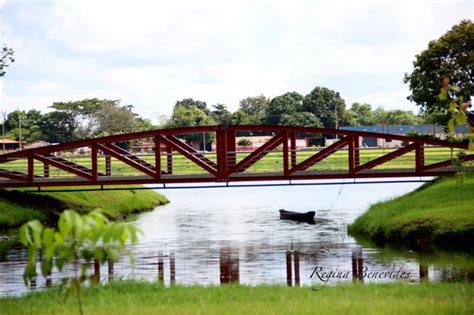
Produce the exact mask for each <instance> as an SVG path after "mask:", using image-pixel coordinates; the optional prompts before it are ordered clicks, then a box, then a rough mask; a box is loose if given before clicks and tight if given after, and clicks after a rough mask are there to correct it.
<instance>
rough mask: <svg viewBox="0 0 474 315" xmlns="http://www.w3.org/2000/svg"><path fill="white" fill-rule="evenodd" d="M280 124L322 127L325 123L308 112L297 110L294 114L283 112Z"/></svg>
mask: <svg viewBox="0 0 474 315" xmlns="http://www.w3.org/2000/svg"><path fill="white" fill-rule="evenodd" d="M280 125H282V126H294V127H313V128H321V127H322V126H323V124H322V123H321V121H320V120H319V119H318V118H317V117H316V116H314V115H313V114H312V113H308V112H296V113H293V114H283V115H282V116H281V119H280Z"/></svg>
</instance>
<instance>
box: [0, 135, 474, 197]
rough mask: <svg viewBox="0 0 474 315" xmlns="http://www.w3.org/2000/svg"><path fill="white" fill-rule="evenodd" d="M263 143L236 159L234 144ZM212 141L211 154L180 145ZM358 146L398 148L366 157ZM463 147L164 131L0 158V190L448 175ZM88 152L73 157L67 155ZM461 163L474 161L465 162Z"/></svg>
mask: <svg viewBox="0 0 474 315" xmlns="http://www.w3.org/2000/svg"><path fill="white" fill-rule="evenodd" d="M255 134H259V135H267V136H268V140H267V141H266V142H265V143H263V144H262V145H261V146H260V147H258V148H255V149H253V150H251V151H247V152H240V151H239V150H238V145H237V143H236V138H237V137H238V136H246V135H255ZM322 137H324V138H330V139H333V140H334V141H333V143H332V144H331V145H329V146H327V147H324V148H308V147H297V146H296V143H297V139H302V138H304V139H314V138H322ZM191 138H192V139H196V138H198V139H203V138H204V139H215V148H214V150H213V151H212V152H203V151H198V150H196V149H195V148H193V147H192V146H191V145H189V144H187V143H186V142H185V141H184V140H182V139H191ZM362 139H364V140H365V141H367V140H368V139H375V140H376V142H377V143H379V142H382V143H397V146H395V147H390V148H388V147H382V148H378V149H369V148H365V147H362V146H361V143H362ZM142 140H148V141H152V142H153V143H154V147H155V148H159V149H157V150H155V152H154V154H153V155H149V156H146V155H137V154H132V153H131V152H130V151H128V150H126V149H124V148H123V147H124V145H123V144H124V143H130V142H133V141H142ZM465 149H467V144H460V143H451V142H446V141H441V140H432V139H424V138H421V137H406V136H399V135H394V134H381V133H370V132H355V131H348V130H336V129H319V128H302V127H282V126H208V127H190V128H177V129H162V130H151V131H143V132H135V133H130V134H123V135H115V136H108V137H102V138H96V139H88V140H81V141H76V142H71V143H64V144H60V145H53V146H47V147H41V148H34V149H28V150H22V151H18V152H13V153H7V154H3V155H0V188H9V187H38V188H39V187H48V186H86V185H87V186H91V185H97V186H102V187H103V186H107V185H122V184H162V185H166V184H172V183H227V184H228V183H230V182H250V181H282V180H283V181H292V180H318V179H345V178H353V179H358V178H387V177H394V178H400V177H401V178H403V177H425V176H427V177H432V176H444V175H452V174H454V173H455V172H456V171H457V169H456V167H455V166H454V165H453V158H456V157H457V153H458V152H460V151H462V150H465ZM73 151H74V152H78V151H81V152H88V153H87V154H86V155H82V156H71V152H73ZM460 160H461V161H472V160H474V154H467V155H466V154H464V155H462V156H461V158H460Z"/></svg>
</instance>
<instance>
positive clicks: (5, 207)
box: [0, 186, 168, 229]
mask: <svg viewBox="0 0 474 315" xmlns="http://www.w3.org/2000/svg"><path fill="white" fill-rule="evenodd" d="M132 187H133V186H128V187H124V188H132ZM62 189H63V188H62ZM66 189H67V188H66ZM69 189H71V190H77V188H75V187H72V188H69ZM63 190H64V189H63ZM167 202H168V200H167V199H166V198H165V197H164V196H162V195H160V194H158V193H157V192H155V191H152V190H117V191H114V190H109V191H107V190H104V191H71V192H45V193H41V192H25V191H22V190H0V209H1V210H0V228H2V229H6V228H12V227H18V226H19V225H21V224H23V223H25V222H27V221H29V220H32V219H38V220H40V221H46V222H55V221H56V218H57V215H58V214H59V213H60V212H61V211H63V210H65V209H74V210H77V211H79V212H88V211H90V210H93V209H96V208H101V209H102V210H103V211H104V212H105V213H106V214H107V216H108V217H109V218H111V219H122V218H126V217H128V216H129V215H131V214H134V213H139V212H143V211H146V210H151V209H153V208H154V207H155V206H157V205H160V204H165V203H167Z"/></svg>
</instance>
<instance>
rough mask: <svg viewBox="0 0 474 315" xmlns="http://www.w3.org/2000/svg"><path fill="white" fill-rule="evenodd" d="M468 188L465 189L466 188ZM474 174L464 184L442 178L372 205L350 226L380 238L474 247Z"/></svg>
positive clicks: (353, 232) (352, 230)
mask: <svg viewBox="0 0 474 315" xmlns="http://www.w3.org/2000/svg"><path fill="white" fill-rule="evenodd" d="M462 190H463V191H464V193H463V192H462ZM473 192H474V174H472V173H466V177H465V180H464V184H463V185H461V184H460V183H459V182H458V181H457V179H456V178H455V177H454V178H441V179H438V180H436V181H435V182H433V183H428V184H425V185H423V186H422V187H420V188H419V189H417V190H415V191H413V192H411V193H409V194H407V195H404V196H401V197H398V198H395V199H392V200H388V201H385V202H380V203H377V204H374V205H373V206H371V207H370V208H369V209H368V211H367V212H366V213H364V214H363V215H361V216H360V217H358V218H357V219H356V220H355V222H354V223H353V224H351V225H350V226H349V228H348V230H349V233H350V234H351V235H359V236H364V237H368V238H370V239H372V240H374V241H376V242H400V241H401V242H406V243H408V244H409V245H421V244H419V243H420V237H421V238H424V240H421V241H426V240H428V241H430V242H431V243H432V244H436V245H441V246H443V247H446V246H449V247H461V248H468V249H471V250H472V249H473V244H474V243H473V242H474V194H473Z"/></svg>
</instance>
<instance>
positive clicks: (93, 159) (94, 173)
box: [91, 145, 99, 181]
mask: <svg viewBox="0 0 474 315" xmlns="http://www.w3.org/2000/svg"><path fill="white" fill-rule="evenodd" d="M98 151H99V150H98V149H97V145H92V146H91V164H92V165H91V170H92V180H94V181H96V180H97V176H98V171H97V153H98Z"/></svg>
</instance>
